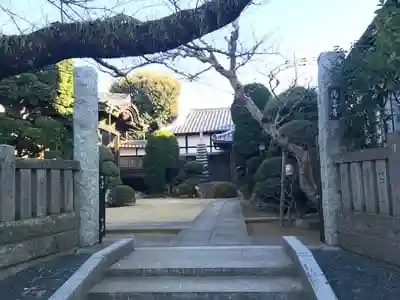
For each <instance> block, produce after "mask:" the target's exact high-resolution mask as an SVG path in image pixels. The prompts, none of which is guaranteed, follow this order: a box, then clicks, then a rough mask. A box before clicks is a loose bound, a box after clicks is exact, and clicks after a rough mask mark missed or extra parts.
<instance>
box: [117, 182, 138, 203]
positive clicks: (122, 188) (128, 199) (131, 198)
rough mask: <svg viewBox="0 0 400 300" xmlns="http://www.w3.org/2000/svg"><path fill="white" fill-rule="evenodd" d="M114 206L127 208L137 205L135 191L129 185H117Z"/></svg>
mask: <svg viewBox="0 0 400 300" xmlns="http://www.w3.org/2000/svg"><path fill="white" fill-rule="evenodd" d="M114 193H115V195H114V202H113V203H112V205H113V206H126V205H132V204H135V203H136V198H135V191H134V189H133V188H131V187H130V186H128V185H117V186H116V187H114Z"/></svg>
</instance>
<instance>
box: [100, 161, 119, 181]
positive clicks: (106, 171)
mask: <svg viewBox="0 0 400 300" xmlns="http://www.w3.org/2000/svg"><path fill="white" fill-rule="evenodd" d="M100 173H101V174H102V175H105V176H107V177H119V176H120V171H119V168H118V166H117V165H116V164H115V163H114V162H112V161H103V162H101V164H100Z"/></svg>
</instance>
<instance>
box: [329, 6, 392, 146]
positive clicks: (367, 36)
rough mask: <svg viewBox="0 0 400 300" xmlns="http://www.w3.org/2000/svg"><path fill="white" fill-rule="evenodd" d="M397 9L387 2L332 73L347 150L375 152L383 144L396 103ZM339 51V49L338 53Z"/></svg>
mask: <svg viewBox="0 0 400 300" xmlns="http://www.w3.org/2000/svg"><path fill="white" fill-rule="evenodd" d="M399 30H400V6H399V5H398V3H397V1H395V0H388V1H386V2H385V4H383V5H382V6H381V7H380V8H379V9H378V10H377V15H376V17H375V19H374V20H373V22H372V23H371V24H370V26H369V27H368V28H367V30H366V31H365V33H364V34H363V35H362V36H361V38H360V39H359V40H358V41H357V42H356V43H355V44H354V45H353V47H352V49H351V50H350V53H349V54H348V55H347V57H345V54H346V53H345V52H343V53H342V54H343V62H341V63H339V64H338V66H337V69H336V70H335V72H337V74H335V75H336V76H338V80H340V81H339V82H340V84H341V86H342V88H343V94H344V103H343V104H344V105H342V107H341V110H342V111H341V115H342V118H341V122H342V128H343V141H344V142H345V144H346V147H347V148H348V149H349V150H355V149H363V148H376V147H379V146H382V145H384V144H385V142H386V134H387V132H388V130H389V128H388V124H389V122H388V121H390V120H391V119H392V117H393V116H392V114H391V111H390V109H388V107H392V104H393V103H389V101H388V99H390V98H392V100H390V101H394V102H395V103H396V102H397V104H399V103H400V101H399V100H400V98H399V96H398V94H397V93H398V91H399V89H400V71H399V70H400V46H399V38H400V35H399ZM339 50H341V49H339Z"/></svg>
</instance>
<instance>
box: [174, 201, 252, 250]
mask: <svg viewBox="0 0 400 300" xmlns="http://www.w3.org/2000/svg"><path fill="white" fill-rule="evenodd" d="M250 244H251V241H250V238H249V236H248V235H247V230H246V225H245V223H244V217H243V214H242V210H241V206H240V202H239V200H237V199H224V200H222V199H221V200H215V201H214V202H211V203H210V204H208V206H206V208H205V209H204V211H203V212H202V213H201V214H200V215H199V217H198V218H197V219H196V220H195V221H194V223H193V225H192V226H191V227H190V228H187V229H184V230H182V231H181V232H180V233H179V234H178V236H177V237H176V238H175V239H174V240H173V241H172V242H171V243H170V246H205V245H214V246H216V245H250Z"/></svg>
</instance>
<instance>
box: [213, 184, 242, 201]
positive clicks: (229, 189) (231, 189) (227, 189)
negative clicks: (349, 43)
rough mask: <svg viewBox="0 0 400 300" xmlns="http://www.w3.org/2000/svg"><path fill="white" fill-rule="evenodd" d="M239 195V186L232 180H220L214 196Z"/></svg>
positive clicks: (230, 196) (232, 196) (229, 196)
mask: <svg viewBox="0 0 400 300" xmlns="http://www.w3.org/2000/svg"><path fill="white" fill-rule="evenodd" d="M237 196H238V192H237V187H236V185H234V184H233V183H232V182H220V183H218V184H217V185H216V186H215V190H214V198H235V197H237Z"/></svg>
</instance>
